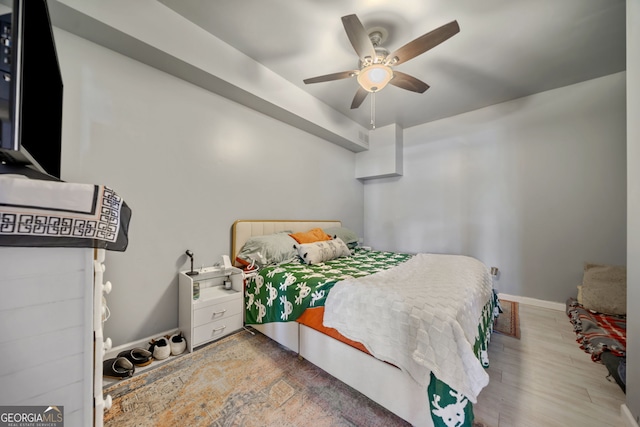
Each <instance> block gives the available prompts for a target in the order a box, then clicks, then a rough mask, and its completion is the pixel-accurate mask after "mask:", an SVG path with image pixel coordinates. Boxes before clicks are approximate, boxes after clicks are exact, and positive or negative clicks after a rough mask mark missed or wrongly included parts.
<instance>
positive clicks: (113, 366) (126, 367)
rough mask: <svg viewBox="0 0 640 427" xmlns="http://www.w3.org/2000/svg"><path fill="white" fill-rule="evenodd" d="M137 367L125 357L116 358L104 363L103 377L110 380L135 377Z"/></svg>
mask: <svg viewBox="0 0 640 427" xmlns="http://www.w3.org/2000/svg"><path fill="white" fill-rule="evenodd" d="M135 371H136V368H135V366H133V363H131V362H130V361H129V360H128V359H127V358H125V357H115V358H113V359H107V360H105V361H104V362H102V375H104V376H105V377H109V378H116V379H119V380H121V379H123V378H129V377H131V376H133V373H134V372H135Z"/></svg>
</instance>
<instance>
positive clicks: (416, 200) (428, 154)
mask: <svg viewBox="0 0 640 427" xmlns="http://www.w3.org/2000/svg"><path fill="white" fill-rule="evenodd" d="M625 162H626V157H625V74H624V73H619V74H615V75H611V76H607V77H603V78H600V79H596V80H592V81H588V82H584V83H580V84H577V85H573V86H569V87H565V88H561V89H557V90H553V91H549V92H544V93H540V94H536V95H533V96H529V97H526V98H522V99H518V100H515V101H511V102H507V103H503V104H499V105H495V106H491V107H487V108H484V109H481V110H477V111H473V112H470V113H466V114H462V115H459V116H455V117H451V118H447V119H443V120H439V121H436V122H432V123H428V124H425V125H421V126H416V127H412V128H409V129H405V132H404V176H403V177H398V178H385V179H380V180H371V181H367V182H366V183H365V192H364V194H365V242H366V243H367V244H368V245H372V246H374V247H376V248H380V249H387V250H401V251H408V252H441V253H460V254H467V255H471V256H475V257H477V258H479V259H480V260H482V261H483V262H485V263H486V264H488V265H490V266H497V267H499V268H500V270H501V275H500V278H499V281H498V282H497V287H498V289H499V291H500V292H504V293H508V294H513V295H519V296H525V297H531V298H537V299H542V300H548V301H557V302H564V301H565V300H566V299H567V297H569V296H572V295H573V296H575V293H576V288H575V287H576V285H578V284H579V283H580V281H581V278H582V267H583V263H584V262H585V261H591V262H600V263H613V264H625V263H626V251H625V250H626V247H625V244H626V240H625V236H626V226H625V224H626V211H625V210H626V203H625V200H626V185H625V183H626V178H625V176H626V175H625V174H626V163H625Z"/></svg>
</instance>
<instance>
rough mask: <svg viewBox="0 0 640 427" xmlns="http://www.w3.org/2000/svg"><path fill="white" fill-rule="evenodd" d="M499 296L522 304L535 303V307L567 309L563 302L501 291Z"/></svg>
mask: <svg viewBox="0 0 640 427" xmlns="http://www.w3.org/2000/svg"><path fill="white" fill-rule="evenodd" d="M498 298H503V299H506V300H509V301H515V302H519V303H521V304H527V305H533V306H535V307H542V308H549V309H551V310H558V311H565V309H566V305H565V304H563V303H561V302H555V301H545V300H541V299H535V298H529V297H521V296H518V295H509V294H503V293H499V294H498Z"/></svg>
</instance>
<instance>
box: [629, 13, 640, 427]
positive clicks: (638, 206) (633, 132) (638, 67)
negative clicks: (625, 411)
mask: <svg viewBox="0 0 640 427" xmlns="http://www.w3.org/2000/svg"><path fill="white" fill-rule="evenodd" d="M639 23H640V1H639V0H627V168H628V174H627V183H628V189H627V203H628V210H627V240H628V241H627V307H628V309H627V312H628V314H627V407H628V408H629V410H630V412H631V414H633V418H634V419H635V421H636V423H638V422H639V420H640V339H638V338H639V337H640V313H638V311H636V310H635V308H637V304H638V301H640V262H639V261H640V121H638V117H640V80H638V76H640V28H639V26H638V24H639Z"/></svg>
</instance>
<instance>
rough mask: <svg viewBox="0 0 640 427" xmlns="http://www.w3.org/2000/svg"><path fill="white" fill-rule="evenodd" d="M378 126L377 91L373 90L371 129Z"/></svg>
mask: <svg viewBox="0 0 640 427" xmlns="http://www.w3.org/2000/svg"><path fill="white" fill-rule="evenodd" d="M375 128H376V93H375V92H371V129H375Z"/></svg>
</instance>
